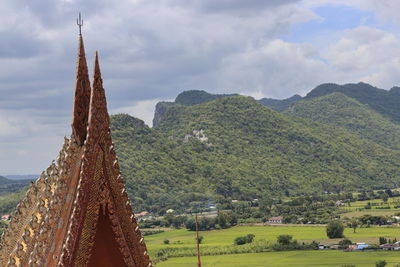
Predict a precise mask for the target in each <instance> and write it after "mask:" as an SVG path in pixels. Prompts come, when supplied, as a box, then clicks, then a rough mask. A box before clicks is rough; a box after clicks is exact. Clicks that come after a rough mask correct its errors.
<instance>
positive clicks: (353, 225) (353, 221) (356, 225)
mask: <svg viewBox="0 0 400 267" xmlns="http://www.w3.org/2000/svg"><path fill="white" fill-rule="evenodd" d="M350 227H351V228H353V233H355V232H356V228H357V227H358V221H357V219H355V218H353V219H351V221H350Z"/></svg>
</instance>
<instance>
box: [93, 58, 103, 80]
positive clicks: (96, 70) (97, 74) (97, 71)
mask: <svg viewBox="0 0 400 267" xmlns="http://www.w3.org/2000/svg"><path fill="white" fill-rule="evenodd" d="M96 77H100V78H101V71H100V63H99V52H98V51H96V52H95V54H94V79H96Z"/></svg>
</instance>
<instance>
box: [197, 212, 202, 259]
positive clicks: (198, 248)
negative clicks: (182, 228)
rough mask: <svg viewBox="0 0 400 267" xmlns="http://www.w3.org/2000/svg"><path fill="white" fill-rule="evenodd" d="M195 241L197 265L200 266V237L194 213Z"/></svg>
mask: <svg viewBox="0 0 400 267" xmlns="http://www.w3.org/2000/svg"><path fill="white" fill-rule="evenodd" d="M196 243H197V267H201V260H200V239H199V220H198V219H197V213H196Z"/></svg>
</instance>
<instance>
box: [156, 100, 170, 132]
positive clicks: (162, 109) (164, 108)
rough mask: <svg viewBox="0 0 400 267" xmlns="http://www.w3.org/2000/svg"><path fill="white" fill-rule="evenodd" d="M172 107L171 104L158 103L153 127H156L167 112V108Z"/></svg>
mask: <svg viewBox="0 0 400 267" xmlns="http://www.w3.org/2000/svg"><path fill="white" fill-rule="evenodd" d="M171 105H174V103H173V102H158V103H157V105H156V109H155V111H154V118H153V127H157V126H158V124H159V123H160V121H161V119H162V117H163V116H164V114H165V113H166V112H167V110H168V107H169V106H171Z"/></svg>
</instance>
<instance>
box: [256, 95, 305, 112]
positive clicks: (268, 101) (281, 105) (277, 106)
mask: <svg viewBox="0 0 400 267" xmlns="http://www.w3.org/2000/svg"><path fill="white" fill-rule="evenodd" d="M301 99H302V97H301V96H299V95H294V96H292V97H289V98H286V99H282V100H279V99H273V98H262V99H260V100H258V101H259V102H260V103H261V104H263V105H264V106H266V107H270V108H272V109H273V110H276V111H279V112H282V111H284V110H286V109H288V108H289V107H290V106H291V105H292V104H293V103H295V102H297V101H300V100H301Z"/></svg>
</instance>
